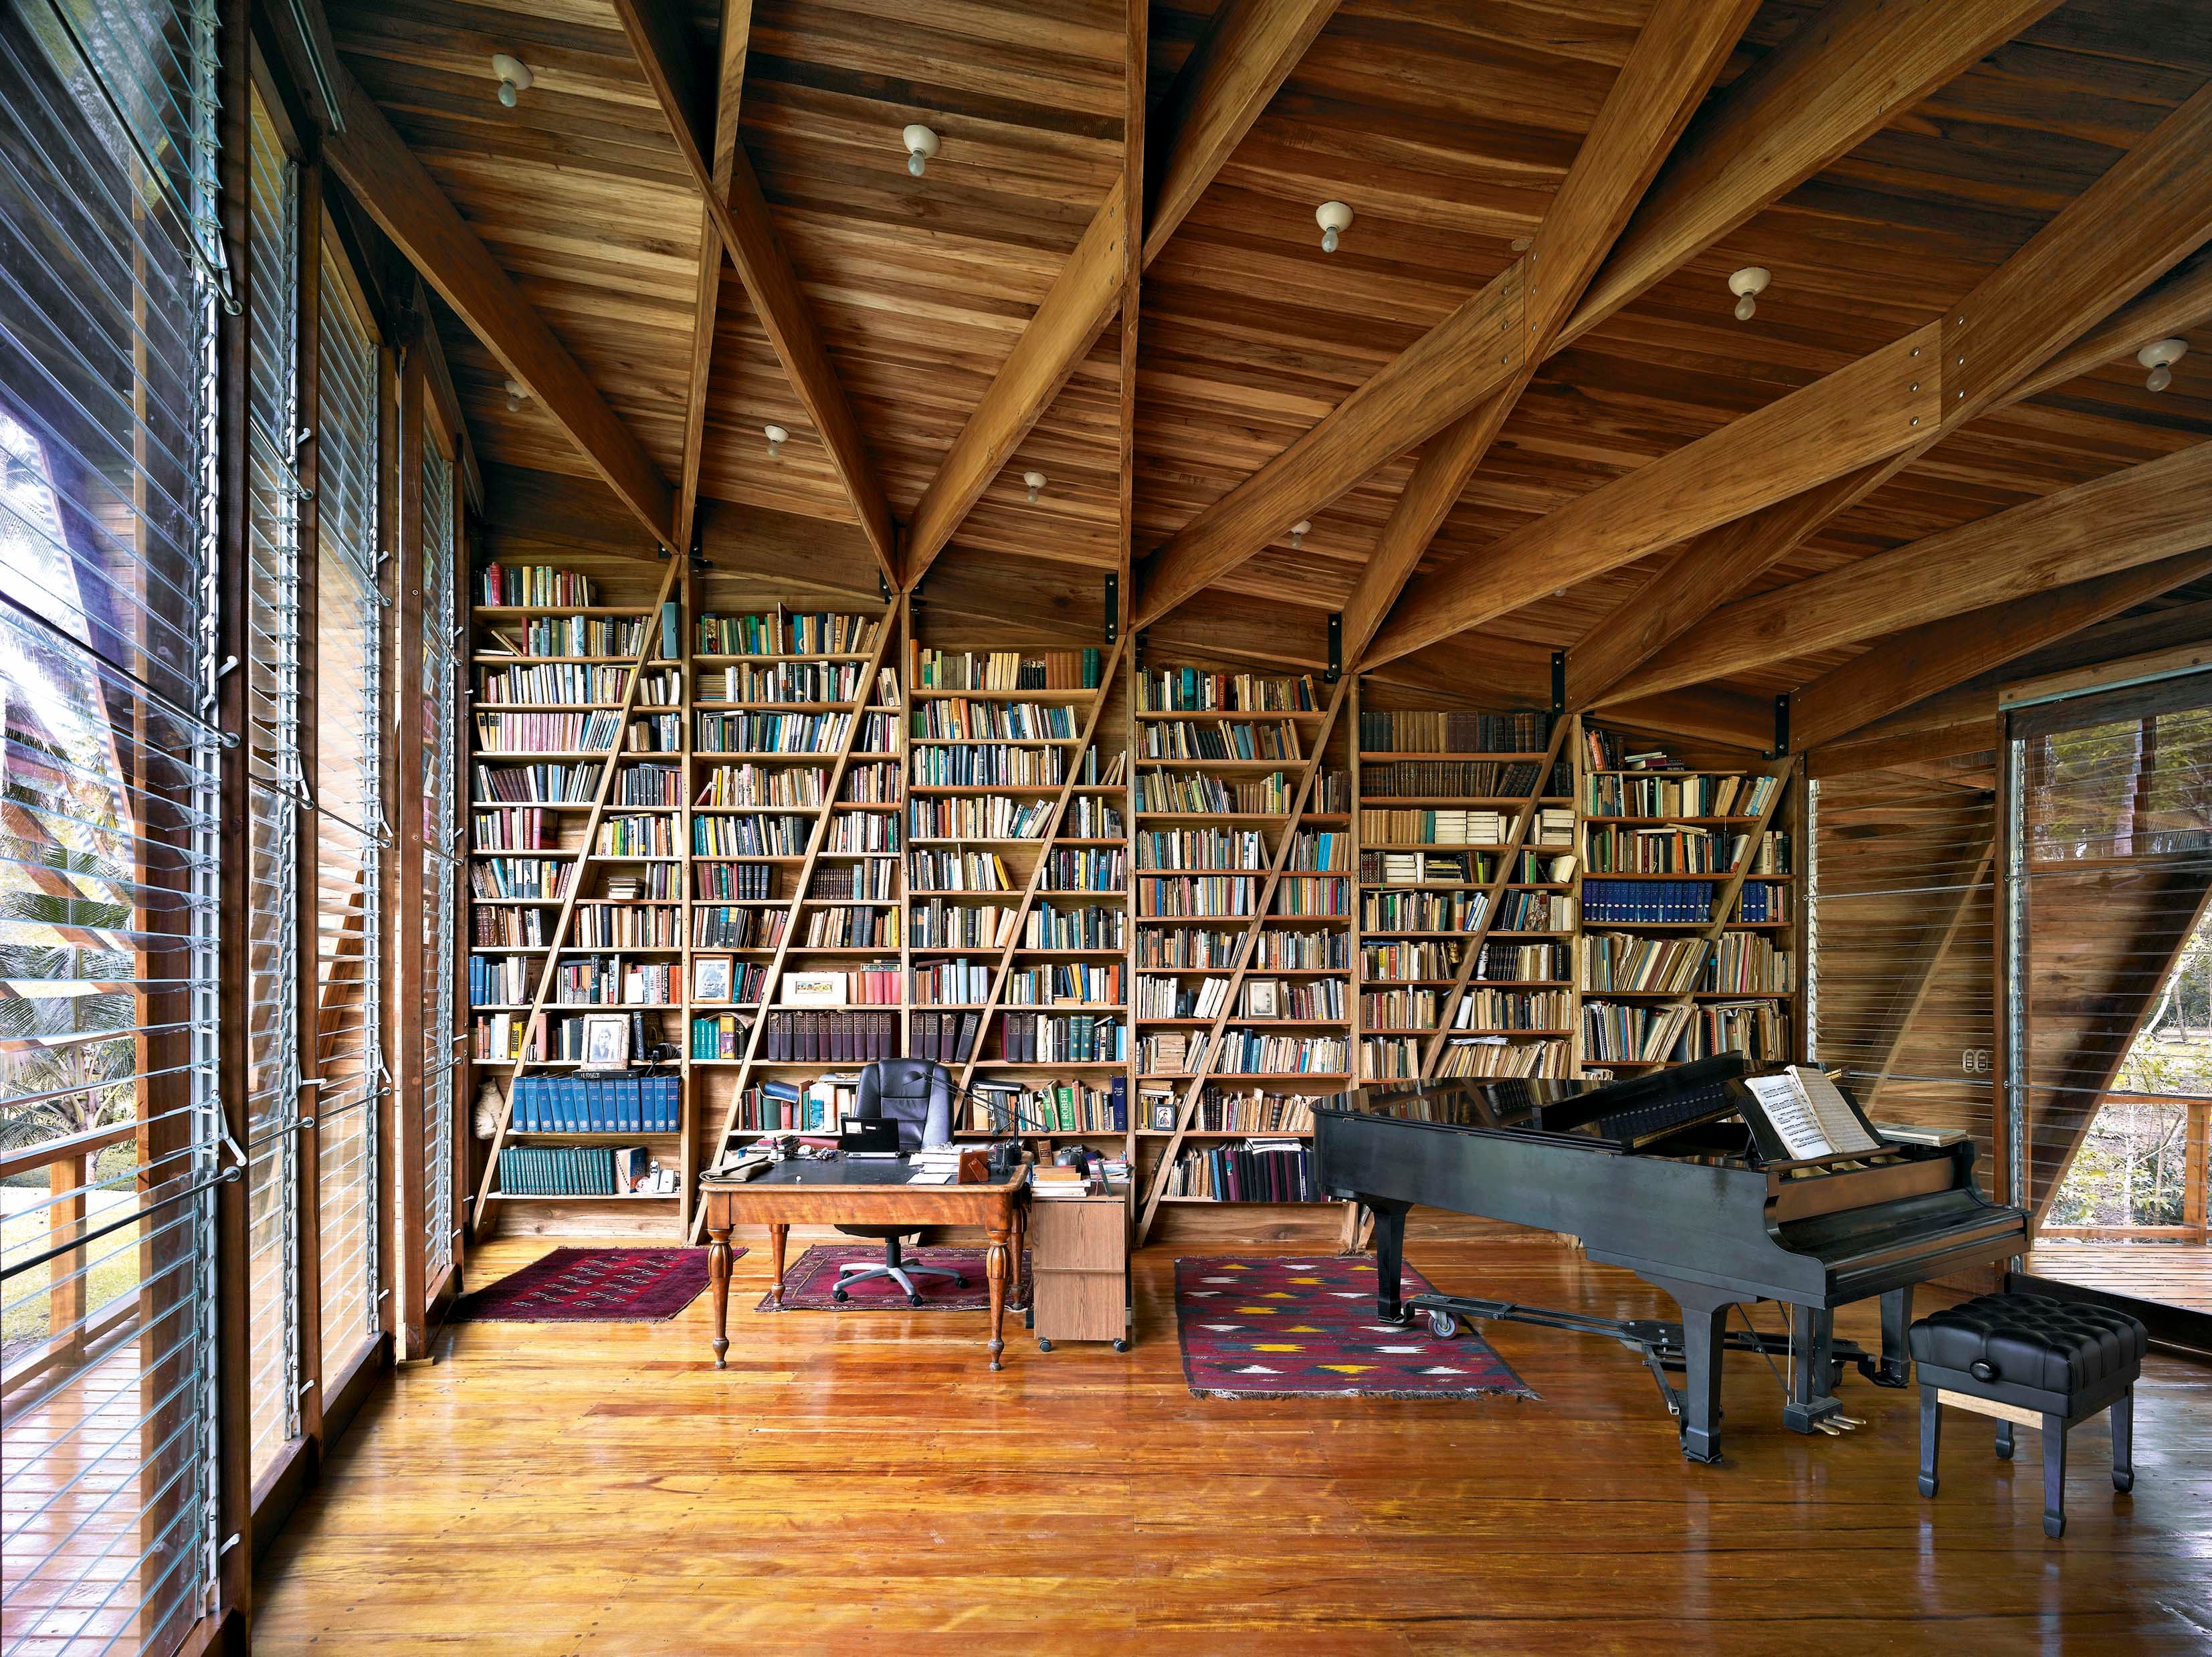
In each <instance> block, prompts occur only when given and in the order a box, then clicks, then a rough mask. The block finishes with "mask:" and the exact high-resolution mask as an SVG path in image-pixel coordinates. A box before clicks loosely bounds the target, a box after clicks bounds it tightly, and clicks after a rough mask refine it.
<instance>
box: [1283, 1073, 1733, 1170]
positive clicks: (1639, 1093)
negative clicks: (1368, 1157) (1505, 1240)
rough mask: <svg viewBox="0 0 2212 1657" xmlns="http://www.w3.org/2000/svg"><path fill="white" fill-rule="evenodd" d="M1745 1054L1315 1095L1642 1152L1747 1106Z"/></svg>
mask: <svg viewBox="0 0 2212 1657" xmlns="http://www.w3.org/2000/svg"><path fill="white" fill-rule="evenodd" d="M1748 1068H1749V1067H1748V1065H1747V1063H1746V1061H1745V1059H1744V1057H1743V1055H1742V1054H1741V1053H1722V1054H1719V1055H1717V1056H1716V1057H1712V1058H1705V1059H1698V1060H1695V1061H1694V1062H1692V1063H1688V1064H1683V1065H1679V1066H1677V1067H1676V1068H1674V1069H1671V1070H1662V1071H1659V1072H1656V1073H1655V1074H1653V1075H1642V1076H1636V1077H1632V1078H1631V1079H1630V1080H1628V1081H1582V1080H1578V1079H1576V1078H1572V1077H1566V1076H1497V1077H1473V1076H1470V1077H1452V1078H1448V1079H1446V1080H1443V1081H1401V1082H1378V1083H1376V1085H1374V1086H1372V1087H1361V1088H1358V1089H1355V1090H1353V1091H1352V1092H1350V1093H1337V1094H1334V1095H1332V1096H1331V1097H1329V1098H1327V1099H1322V1100H1315V1101H1314V1106H1313V1108H1314V1111H1315V1112H1316V1114H1317V1115H1324V1116H1340V1117H1389V1118H1395V1119H1396V1120H1399V1121H1403V1122H1419V1123H1423V1124H1427V1125H1429V1126H1431V1127H1438V1128H1450V1129H1455V1130H1460V1131H1462V1132H1468V1133H1505V1134H1512V1135H1515V1136H1532V1137H1541V1138H1544V1139H1550V1140H1556V1141H1560V1142H1567V1143H1571V1144H1577V1145H1579V1146H1582V1147H1583V1148H1587V1149H1591V1150H1606V1151H1632V1150H1638V1149H1641V1148H1643V1147H1644V1146H1645V1145H1649V1144H1651V1143H1654V1142H1656V1141H1658V1140H1661V1139H1664V1138H1666V1137H1667V1136H1669V1135H1671V1134H1674V1133H1678V1132H1680V1130H1683V1129H1685V1128H1689V1127H1694V1126H1696V1125H1698V1124H1700V1123H1705V1122H1716V1121H1719V1120H1721V1119H1722V1118H1726V1117H1730V1116H1734V1115H1735V1114H1737V1112H1740V1111H1741V1109H1742V1101H1743V1097H1744V1093H1743V1089H1742V1086H1741V1083H1742V1078H1743V1077H1744V1075H1746V1074H1747V1070H1748Z"/></svg>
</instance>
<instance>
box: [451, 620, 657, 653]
mask: <svg viewBox="0 0 2212 1657" xmlns="http://www.w3.org/2000/svg"><path fill="white" fill-rule="evenodd" d="M649 628H650V624H648V623H647V622H646V621H645V620H644V619H643V618H638V619H635V620H629V619H625V618H619V617H610V616H533V617H532V618H530V622H529V624H528V625H527V626H526V627H525V628H524V629H523V636H522V638H521V640H520V641H519V642H520V643H521V644H522V647H523V648H522V649H520V650H513V649H509V651H508V654H509V655H533V656H635V655H637V654H638V652H639V651H641V650H642V649H645V643H646V636H647V632H648V631H649ZM493 633H494V636H495V637H497V638H499V639H501V641H502V642H504V643H509V644H510V645H511V644H512V643H515V642H516V641H513V640H509V639H508V638H507V635H506V634H505V633H503V632H501V631H500V630H498V629H494V630H493ZM491 654H495V653H494V652H492V651H489V650H486V649H483V648H482V647H481V646H480V647H478V649H477V655H491Z"/></svg>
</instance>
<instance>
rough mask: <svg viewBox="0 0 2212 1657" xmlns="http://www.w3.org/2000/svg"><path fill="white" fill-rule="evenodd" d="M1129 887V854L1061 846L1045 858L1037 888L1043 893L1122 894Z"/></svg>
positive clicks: (1092, 848)
mask: <svg viewBox="0 0 2212 1657" xmlns="http://www.w3.org/2000/svg"><path fill="white" fill-rule="evenodd" d="M1128 884H1129V855H1128V853H1127V852H1125V851H1123V850H1121V848H1120V847H1119V846H1115V847H1111V848H1107V847H1096V846H1086V847H1083V848H1080V849H1078V848H1073V847H1062V848H1061V849H1060V850H1058V851H1048V852H1047V853H1046V854H1045V856H1044V873H1043V876H1042V879H1041V880H1040V881H1039V883H1038V889H1039V890H1040V891H1044V892H1120V891H1121V890H1122V889H1123V888H1124V887H1126V886H1127V885H1128Z"/></svg>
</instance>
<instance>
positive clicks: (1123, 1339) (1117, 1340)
mask: <svg viewBox="0 0 2212 1657" xmlns="http://www.w3.org/2000/svg"><path fill="white" fill-rule="evenodd" d="M1114 1349H1115V1351H1116V1352H1127V1350H1128V1349H1129V1337H1127V1335H1116V1336H1115V1337H1114ZM2113 1477H2115V1478H2116V1479H2117V1478H2118V1474H2114V1475H2113ZM2128 1482H2129V1483H2134V1482H2135V1481H2134V1479H2133V1478H2132V1477H2130V1479H2129V1481H2128Z"/></svg>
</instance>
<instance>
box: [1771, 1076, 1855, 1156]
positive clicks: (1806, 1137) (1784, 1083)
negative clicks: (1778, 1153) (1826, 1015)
mask: <svg viewBox="0 0 2212 1657" xmlns="http://www.w3.org/2000/svg"><path fill="white" fill-rule="evenodd" d="M1744 1081H1745V1084H1746V1085H1747V1087H1750V1089H1751V1091H1752V1092H1753V1093H1754V1094H1756V1095H1757V1096H1758V1099H1759V1103H1760V1104H1761V1105H1762V1106H1765V1110H1766V1119H1767V1121H1768V1123H1769V1124H1771V1126H1772V1127H1773V1129H1774V1132H1775V1135H1776V1136H1777V1137H1778V1138H1779V1139H1780V1140H1781V1141H1782V1143H1783V1147H1784V1149H1786V1150H1787V1151H1788V1152H1789V1153H1790V1155H1791V1156H1792V1157H1793V1158H1795V1159H1796V1160H1797V1161H1808V1160H1810V1159H1812V1158H1814V1157H1821V1156H1869V1155H1872V1154H1874V1153H1875V1152H1876V1151H1879V1150H1880V1149H1881V1141H1880V1140H1878V1139H1876V1138H1875V1137H1874V1136H1872V1135H1871V1134H1869V1133H1868V1132H1867V1130H1865V1129H1864V1128H1863V1127H1862V1126H1861V1125H1860V1124H1859V1119H1858V1116H1857V1113H1856V1112H1853V1111H1852V1109H1851V1107H1850V1104H1849V1102H1848V1101H1846V1100H1845V1099H1844V1096H1843V1095H1842V1094H1841V1093H1838V1092H1837V1091H1836V1084H1835V1083H1834V1082H1832V1081H1829V1080H1828V1078H1827V1076H1826V1074H1825V1073H1823V1072H1821V1071H1819V1070H1813V1069H1805V1068H1803V1067H1802V1066H1800V1065H1796V1064H1793V1065H1790V1067H1789V1068H1788V1069H1786V1070H1784V1072H1783V1074H1781V1075H1778V1076H1747V1077H1745V1078H1744Z"/></svg>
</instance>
